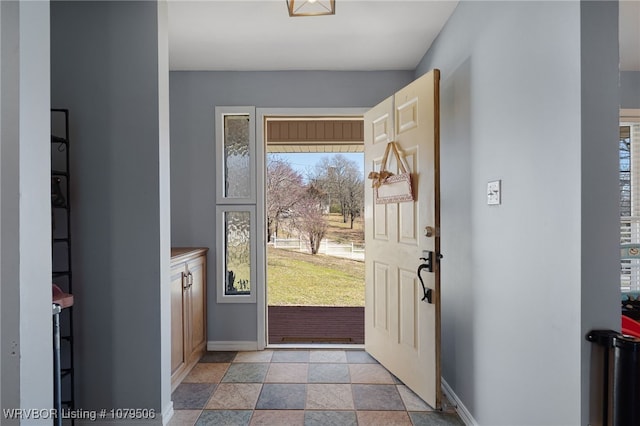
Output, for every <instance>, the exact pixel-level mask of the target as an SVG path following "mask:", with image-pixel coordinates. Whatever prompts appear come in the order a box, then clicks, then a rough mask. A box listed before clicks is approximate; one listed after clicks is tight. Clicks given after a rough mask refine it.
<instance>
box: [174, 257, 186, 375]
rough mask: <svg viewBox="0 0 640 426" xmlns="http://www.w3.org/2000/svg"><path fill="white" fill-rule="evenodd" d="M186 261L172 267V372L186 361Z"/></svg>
mask: <svg viewBox="0 0 640 426" xmlns="http://www.w3.org/2000/svg"><path fill="white" fill-rule="evenodd" d="M184 270H185V269H184V263H179V264H177V265H174V266H172V267H171V373H172V374H173V373H174V372H175V371H177V370H178V369H179V368H180V367H182V366H183V365H184V364H185V362H186V359H185V350H184V348H185V325H186V324H185V320H186V319H187V318H186V317H185V314H184V310H183V304H184V296H185V290H184V283H185V281H184V279H183V277H184Z"/></svg>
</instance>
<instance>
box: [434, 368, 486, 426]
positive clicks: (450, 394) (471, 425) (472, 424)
mask: <svg viewBox="0 0 640 426" xmlns="http://www.w3.org/2000/svg"><path fill="white" fill-rule="evenodd" d="M441 380H442V390H443V391H444V393H445V395H446V396H447V398H449V401H451V402H453V403H455V404H456V412H457V413H458V415H459V416H460V420H462V421H463V422H464V424H465V425H467V426H478V422H476V419H474V418H473V416H472V415H471V413H470V412H469V410H467V407H465V406H464V404H463V403H462V401H460V398H458V395H456V393H455V392H454V391H453V389H451V386H449V383H447V381H446V380H445V379H444V378H441Z"/></svg>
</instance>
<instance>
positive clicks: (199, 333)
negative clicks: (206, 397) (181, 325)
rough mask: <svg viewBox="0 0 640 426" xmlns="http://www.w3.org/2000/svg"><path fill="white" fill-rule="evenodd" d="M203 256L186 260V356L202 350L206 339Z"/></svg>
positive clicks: (204, 264) (204, 267) (204, 268)
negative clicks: (187, 288)
mask: <svg viewBox="0 0 640 426" xmlns="http://www.w3.org/2000/svg"><path fill="white" fill-rule="evenodd" d="M205 259H206V258H205V256H199V257H196V258H195V259H192V260H189V261H188V262H187V277H188V278H187V279H188V283H189V290H188V293H189V295H188V297H189V309H188V314H189V324H190V329H189V337H190V338H189V339H187V341H188V343H187V357H188V358H189V357H190V356H191V355H192V354H193V353H194V352H196V351H198V352H199V351H202V350H204V347H205V346H206V340H207V327H206V323H207V318H206V303H207V302H206V282H207V280H206V263H205Z"/></svg>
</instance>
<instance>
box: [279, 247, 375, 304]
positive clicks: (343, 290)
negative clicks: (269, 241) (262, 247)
mask: <svg viewBox="0 0 640 426" xmlns="http://www.w3.org/2000/svg"><path fill="white" fill-rule="evenodd" d="M267 253H268V254H267V280H268V281H267V282H268V291H267V298H268V304H269V305H272V306H283V305H307V306H309V305H312V306H364V263H363V262H358V261H355V260H350V259H341V258H338V257H333V256H324V255H320V254H318V255H311V254H306V253H299V252H295V251H289V250H284V249H274V248H273V247H269V248H268V252H267Z"/></svg>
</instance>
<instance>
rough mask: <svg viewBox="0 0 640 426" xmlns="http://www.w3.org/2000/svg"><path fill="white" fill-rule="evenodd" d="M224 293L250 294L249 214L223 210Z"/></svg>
mask: <svg viewBox="0 0 640 426" xmlns="http://www.w3.org/2000/svg"><path fill="white" fill-rule="evenodd" d="M224 224H225V246H226V247H225V248H226V249H225V255H226V258H225V263H226V268H225V277H226V281H225V286H224V289H225V290H224V291H225V295H241V294H251V275H250V272H251V215H250V212H248V211H231V212H225V219H224Z"/></svg>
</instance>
